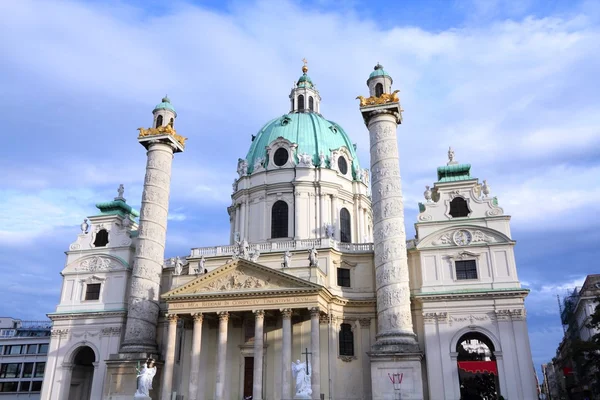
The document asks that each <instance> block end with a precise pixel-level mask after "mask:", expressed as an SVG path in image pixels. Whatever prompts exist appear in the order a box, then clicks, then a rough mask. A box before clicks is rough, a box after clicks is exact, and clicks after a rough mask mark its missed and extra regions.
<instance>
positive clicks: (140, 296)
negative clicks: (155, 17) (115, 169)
mask: <svg viewBox="0 0 600 400" xmlns="http://www.w3.org/2000/svg"><path fill="white" fill-rule="evenodd" d="M307 72H308V69H307V67H306V65H304V67H303V74H302V76H301V77H300V78H299V79H298V81H297V82H296V84H295V86H294V87H293V88H292V91H291V93H290V96H289V98H290V111H289V112H288V113H286V114H284V115H283V116H280V117H277V118H275V119H273V120H271V121H269V122H268V123H267V124H266V125H265V126H264V127H263V128H262V129H261V130H260V131H259V132H258V133H257V135H256V136H253V140H252V144H251V146H250V149H249V151H248V153H247V155H246V157H245V158H240V159H239V160H238V167H237V177H236V179H235V181H234V183H233V194H232V196H231V198H232V202H231V206H230V207H228V208H227V211H228V214H229V222H230V227H231V229H230V238H229V243H227V244H222V245H217V246H212V247H202V248H193V249H191V250H190V253H189V254H188V255H186V256H184V257H176V258H173V259H169V260H165V254H164V249H165V238H166V232H167V214H168V206H169V191H170V179H171V165H172V162H173V159H174V155H175V154H176V153H181V152H183V151H184V150H185V140H186V138H184V137H182V136H180V135H179V134H178V133H177V132H176V130H175V119H176V118H177V113H176V112H175V109H174V107H173V105H172V104H171V102H170V100H169V99H168V98H163V100H162V102H161V103H160V104H158V105H157V106H156V107H155V108H154V110H153V116H154V119H153V122H152V127H151V128H148V129H143V128H140V129H139V135H138V141H139V142H140V144H142V145H143V146H144V147H145V149H146V151H147V164H146V176H145V181H144V190H143V195H142V203H141V204H142V205H141V210H140V212H138V211H136V210H134V209H132V208H131V206H130V205H128V204H127V202H126V199H125V198H124V193H123V188H122V187H120V188H119V192H118V196H117V197H116V198H115V199H114V200H113V201H109V202H105V203H99V204H97V208H98V212H97V213H96V214H94V215H92V216H89V217H88V218H87V219H86V220H85V221H84V223H83V224H82V225H81V232H80V233H79V234H78V235H77V238H76V240H75V241H74V242H73V243H72V244H71V245H70V246H69V249H68V251H67V252H66V254H67V258H66V263H65V267H64V269H63V270H62V272H61V274H62V276H63V283H62V290H61V295H60V300H59V304H58V306H57V308H56V311H55V312H53V313H51V314H49V317H50V318H51V319H52V321H53V328H52V337H51V342H50V348H49V352H48V362H47V366H46V374H45V382H44V385H43V391H42V394H41V399H42V400H80V399H94V400H96V399H103V400H104V399H106V400H108V399H111V400H125V399H127V400H130V399H133V398H134V397H135V398H137V399H153V400H159V399H160V400H172V399H177V400H188V399H190V400H204V399H218V400H224V399H228V400H229V399H253V400H259V399H269V400H271V399H296V398H311V399H323V398H324V399H378V400H379V399H399V398H401V399H431V400H438V399H452V400H458V399H461V398H463V399H467V398H488V399H492V398H494V399H495V398H498V397H499V396H500V395H502V396H503V397H504V398H506V399H510V400H517V399H519V400H530V399H534V398H537V392H536V386H535V377H534V369H533V364H532V360H531V350H530V346H529V337H528V332H527V324H526V313H525V308H524V299H525V297H526V296H527V293H528V291H527V290H526V289H523V288H521V285H520V282H519V279H518V276H517V268H516V263H515V257H514V245H515V241H514V240H513V239H512V237H511V232H510V217H509V216H507V215H505V214H504V212H503V210H502V208H501V207H500V206H499V205H498V200H497V198H496V197H493V196H491V195H490V193H491V189H490V187H489V185H488V184H487V182H486V181H483V182H482V183H480V182H479V180H478V179H477V178H474V177H472V176H471V172H470V169H471V166H470V165H469V164H461V163H458V162H457V161H455V159H454V152H453V151H452V150H451V149H450V151H449V153H448V156H449V161H448V163H447V165H444V166H441V167H439V168H438V169H437V180H436V181H435V182H434V183H433V185H432V186H427V187H426V191H425V192H424V200H423V202H422V203H420V204H419V208H420V213H419V215H418V217H417V221H415V228H416V235H415V236H414V238H412V239H409V240H407V238H406V234H405V229H404V208H403V199H402V187H401V179H400V169H399V150H398V139H397V127H398V125H400V124H401V122H402V109H401V107H400V101H399V99H398V95H397V92H398V91H394V90H393V88H392V83H393V81H392V78H391V76H390V75H389V74H388V73H387V72H386V71H385V70H384V69H383V67H382V66H381V65H379V64H378V65H377V66H376V67H375V69H374V70H373V72H372V73H371V74H370V76H369V78H368V80H367V86H368V90H369V96H368V97H366V98H365V97H362V96H359V99H360V106H359V112H361V114H362V116H363V119H364V122H365V125H366V131H365V133H366V132H367V131H368V133H369V137H370V163H369V164H368V168H367V166H366V165H363V164H361V163H360V162H359V159H358V157H357V154H356V150H355V148H354V146H353V144H352V142H351V140H350V138H349V137H348V135H347V134H346V133H345V131H344V129H343V128H342V127H341V126H340V125H338V124H336V123H335V122H332V121H329V120H327V119H325V118H324V117H323V115H322V113H321V97H320V95H319V92H318V91H317V89H316V87H315V85H314V84H313V82H312V80H311V78H310V77H309V76H308V74H307ZM400 137H402V135H400ZM149 359H152V362H153V363H154V364H155V365H156V367H155V368H156V369H154V368H143V367H144V366H145V365H146V361H147V360H149ZM149 366H150V365H149ZM148 371H151V374H150V375H147V374H148ZM144 374H146V375H144ZM154 374H155V376H154V377H153V379H152V376H153V375H154ZM148 376H149V377H150V378H149V380H148V379H146V378H148ZM143 379H146V381H143ZM144 382H152V383H151V386H152V389H150V388H149V387H146V386H148V385H146V384H145V383H144ZM476 395H478V396H480V397H469V396H476ZM484 395H485V396H487V397H482V396H484Z"/></svg>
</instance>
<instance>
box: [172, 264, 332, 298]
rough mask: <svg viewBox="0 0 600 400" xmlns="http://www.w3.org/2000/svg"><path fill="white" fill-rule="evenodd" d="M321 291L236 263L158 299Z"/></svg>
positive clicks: (297, 280)
mask: <svg viewBox="0 0 600 400" xmlns="http://www.w3.org/2000/svg"><path fill="white" fill-rule="evenodd" d="M321 288H322V287H321V286H320V285H317V284H315V283H312V282H308V281H306V280H304V279H300V278H297V277H295V276H292V275H289V274H285V273H282V272H279V271H275V270H273V269H271V268H269V267H265V266H263V265H260V264H256V263H253V262H250V261H246V260H243V259H240V260H236V261H233V262H230V263H228V264H225V265H222V266H220V267H219V268H217V269H214V270H212V271H211V272H209V273H207V274H204V275H202V276H199V277H198V278H196V279H194V280H192V281H190V282H188V283H186V284H184V285H181V286H180V287H178V288H175V289H173V290H171V291H169V292H167V293H165V294H163V295H162V296H161V297H163V298H164V299H166V300H169V299H177V298H187V297H190V296H205V295H215V294H218V295H221V296H222V295H228V294H231V295H239V294H252V293H264V292H290V291H291V292H296V291H299V292H304V291H306V290H309V291H318V290H320V289H321Z"/></svg>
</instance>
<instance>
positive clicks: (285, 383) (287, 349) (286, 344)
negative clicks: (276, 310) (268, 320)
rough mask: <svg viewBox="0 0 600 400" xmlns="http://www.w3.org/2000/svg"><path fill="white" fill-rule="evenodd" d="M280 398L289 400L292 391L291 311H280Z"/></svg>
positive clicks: (286, 309) (288, 309) (287, 309)
mask: <svg viewBox="0 0 600 400" xmlns="http://www.w3.org/2000/svg"><path fill="white" fill-rule="evenodd" d="M281 318H282V330H283V332H282V338H281V342H282V344H281V371H282V372H281V398H282V399H283V400H286V399H289V398H290V395H291V391H292V310H291V309H290V308H284V309H283V310H281Z"/></svg>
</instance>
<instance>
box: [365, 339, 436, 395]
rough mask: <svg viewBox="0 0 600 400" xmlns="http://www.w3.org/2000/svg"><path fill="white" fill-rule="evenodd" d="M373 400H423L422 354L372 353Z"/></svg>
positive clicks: (370, 355)
mask: <svg viewBox="0 0 600 400" xmlns="http://www.w3.org/2000/svg"><path fill="white" fill-rule="evenodd" d="M367 354H368V355H369V357H370V359H371V387H372V400H390V399H402V400H423V399H424V396H423V368H422V359H423V354H422V353H389V352H385V353H384V352H376V351H372V352H370V353H367Z"/></svg>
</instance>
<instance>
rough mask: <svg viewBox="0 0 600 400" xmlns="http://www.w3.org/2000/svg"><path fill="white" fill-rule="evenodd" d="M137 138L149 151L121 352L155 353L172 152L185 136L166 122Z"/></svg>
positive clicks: (180, 146) (179, 149) (181, 146)
mask: <svg viewBox="0 0 600 400" xmlns="http://www.w3.org/2000/svg"><path fill="white" fill-rule="evenodd" d="M138 141H139V142H140V144H142V145H143V146H144V147H145V148H146V149H147V150H148V152H147V162H146V177H145V179H144V191H143V193H142V207H141V211H140V223H139V228H138V244H137V248H136V253H135V258H134V262H133V271H132V274H131V285H130V294H129V304H128V307H127V325H126V328H125V337H124V339H123V343H122V344H121V352H122V353H156V352H157V350H158V348H157V345H156V326H157V324H158V313H159V304H158V303H159V295H160V279H161V276H162V268H163V263H164V257H165V240H166V234H167V213H168V211H169V192H170V189H171V164H172V162H173V153H174V152H182V151H183V149H184V143H185V139H184V138H183V137H181V136H179V135H177V133H175V130H174V129H173V128H172V126H171V125H166V126H162V127H160V128H151V129H143V128H140V136H139V137H138ZM143 357H144V355H140V358H143Z"/></svg>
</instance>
